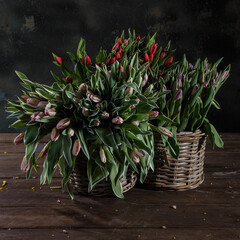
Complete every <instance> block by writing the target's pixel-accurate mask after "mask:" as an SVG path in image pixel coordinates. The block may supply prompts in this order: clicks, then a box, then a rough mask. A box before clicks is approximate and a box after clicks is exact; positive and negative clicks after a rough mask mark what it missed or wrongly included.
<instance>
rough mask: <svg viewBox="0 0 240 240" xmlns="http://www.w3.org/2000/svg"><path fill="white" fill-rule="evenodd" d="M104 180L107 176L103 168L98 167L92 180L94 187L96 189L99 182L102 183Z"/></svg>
mask: <svg viewBox="0 0 240 240" xmlns="http://www.w3.org/2000/svg"><path fill="white" fill-rule="evenodd" d="M104 178H106V175H105V174H104V172H103V170H102V169H101V167H99V166H97V167H96V168H95V169H94V172H93V176H92V179H93V180H92V187H93V188H94V186H95V185H96V184H98V183H99V182H101V181H102V180H103V179H104Z"/></svg>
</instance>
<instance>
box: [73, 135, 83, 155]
mask: <svg viewBox="0 0 240 240" xmlns="http://www.w3.org/2000/svg"><path fill="white" fill-rule="evenodd" d="M80 150H81V143H80V140H79V139H76V140H75V142H74V144H73V148H72V155H73V156H77V155H78V154H79V152H80Z"/></svg>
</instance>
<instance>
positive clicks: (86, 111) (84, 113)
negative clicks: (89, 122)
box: [82, 107, 89, 117]
mask: <svg viewBox="0 0 240 240" xmlns="http://www.w3.org/2000/svg"><path fill="white" fill-rule="evenodd" d="M82 114H83V116H84V117H88V116H89V109H88V108H85V107H83V108H82Z"/></svg>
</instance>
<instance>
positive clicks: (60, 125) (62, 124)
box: [56, 118, 71, 129]
mask: <svg viewBox="0 0 240 240" xmlns="http://www.w3.org/2000/svg"><path fill="white" fill-rule="evenodd" d="M70 123H71V121H70V119H69V118H63V119H62V120H60V121H59V122H58V124H57V126H56V128H57V129H64V128H66V127H67V126H68V125H69V124H70Z"/></svg>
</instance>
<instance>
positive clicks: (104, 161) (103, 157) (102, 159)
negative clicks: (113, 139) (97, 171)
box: [99, 147, 107, 163]
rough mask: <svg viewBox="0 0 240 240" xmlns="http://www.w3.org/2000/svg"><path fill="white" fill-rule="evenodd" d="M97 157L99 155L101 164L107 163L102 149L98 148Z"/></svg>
mask: <svg viewBox="0 0 240 240" xmlns="http://www.w3.org/2000/svg"><path fill="white" fill-rule="evenodd" d="M99 155H100V159H101V161H102V162H103V163H106V161H107V158H106V155H105V151H104V149H103V148H102V147H100V150H99Z"/></svg>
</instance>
